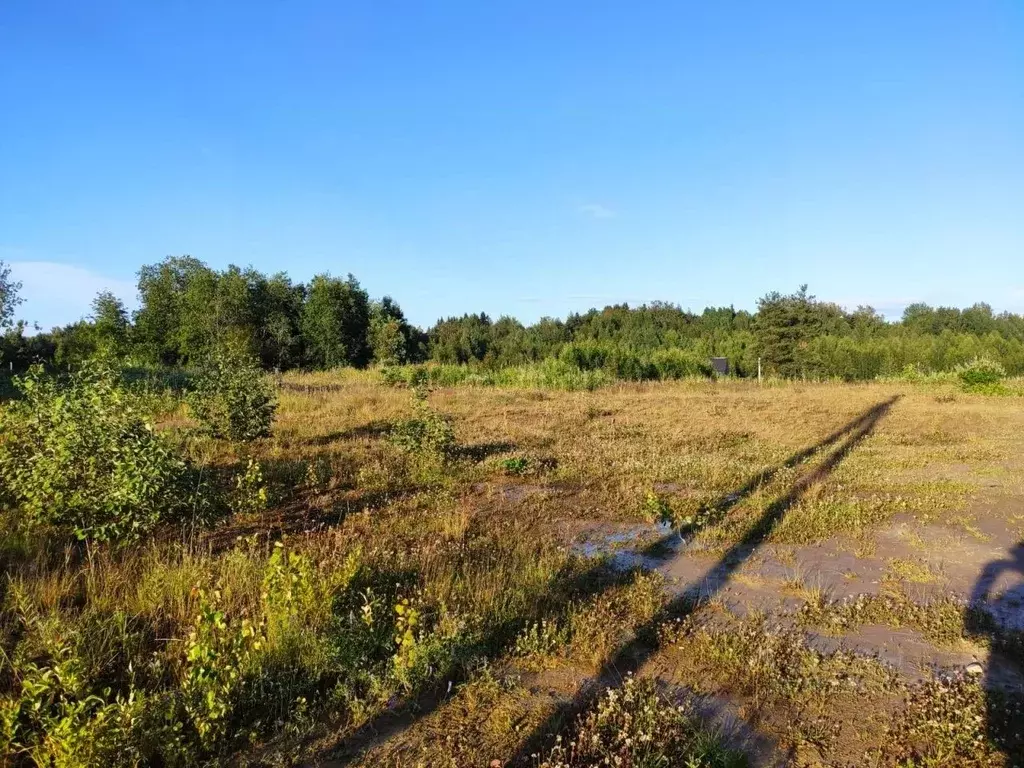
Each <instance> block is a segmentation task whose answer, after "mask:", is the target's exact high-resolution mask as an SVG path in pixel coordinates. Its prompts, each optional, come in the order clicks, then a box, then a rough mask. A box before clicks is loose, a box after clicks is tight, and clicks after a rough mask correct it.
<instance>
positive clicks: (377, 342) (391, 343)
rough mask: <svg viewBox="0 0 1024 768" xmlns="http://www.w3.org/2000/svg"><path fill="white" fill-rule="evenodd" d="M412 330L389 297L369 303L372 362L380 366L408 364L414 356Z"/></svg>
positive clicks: (395, 303) (398, 307) (400, 310)
mask: <svg viewBox="0 0 1024 768" xmlns="http://www.w3.org/2000/svg"><path fill="white" fill-rule="evenodd" d="M412 337H413V333H412V328H411V326H410V325H409V323H408V322H407V321H406V319H405V314H404V313H403V312H402V308H401V307H400V306H398V303H397V302H396V301H395V300H394V299H392V298H391V297H390V296H385V297H384V298H383V299H381V300H380V301H373V302H370V346H371V347H372V349H373V360H374V362H376V363H379V364H381V365H396V364H400V363H405V362H409V361H410V360H411V359H412V358H413V357H414V355H415V352H414V350H413V338H412Z"/></svg>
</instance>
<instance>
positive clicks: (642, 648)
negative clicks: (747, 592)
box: [507, 396, 898, 765]
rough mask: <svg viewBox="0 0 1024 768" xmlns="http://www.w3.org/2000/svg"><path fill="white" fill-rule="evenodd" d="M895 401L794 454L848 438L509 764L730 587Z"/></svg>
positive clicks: (523, 758) (733, 500) (522, 760)
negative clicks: (665, 630)
mask: <svg viewBox="0 0 1024 768" xmlns="http://www.w3.org/2000/svg"><path fill="white" fill-rule="evenodd" d="M897 400H898V396H896V397H893V398H890V399H889V400H886V401H883V402H881V403H879V404H877V405H875V406H874V407H872V408H870V409H869V410H868V411H866V412H865V413H863V414H861V415H860V416H859V417H857V418H856V419H854V420H853V421H852V422H850V423H848V424H847V425H846V426H845V427H843V428H841V429H839V430H837V431H836V432H833V433H832V434H831V435H829V436H828V437H827V438H825V439H824V440H823V441H821V443H819V444H818V447H817V448H815V449H807V450H805V451H802V452H800V453H798V454H795V456H794V457H791V459H790V460H788V461H787V462H786V463H784V464H783V465H782V467H785V466H787V465H789V466H795V465H796V464H798V463H800V461H802V460H806V459H807V458H809V457H810V456H811V455H812V454H813V453H815V451H816V450H820V448H821V447H823V446H824V447H827V446H829V445H832V444H833V443H836V442H838V441H839V440H840V439H842V438H843V436H846V439H845V440H844V441H843V442H842V444H840V445H839V447H837V448H836V449H835V450H833V451H832V452H831V453H830V454H829V455H828V456H827V457H826V458H825V459H824V460H823V461H822V462H821V464H819V465H818V466H816V467H814V469H812V470H811V471H810V472H807V473H806V474H804V475H802V476H801V477H800V478H799V479H798V480H797V481H796V482H795V483H794V484H793V486H792V487H791V488H790V489H789V491H787V492H786V493H785V494H784V495H782V496H780V497H779V498H778V499H776V500H775V501H774V502H772V503H771V504H770V505H769V506H768V507H767V508H766V509H765V510H764V512H763V513H762V515H761V517H760V519H759V520H758V521H757V523H756V524H755V525H754V526H752V527H751V529H750V530H749V531H748V532H747V533H746V534H745V535H744V536H743V538H742V539H740V540H739V541H738V542H736V543H735V544H733V545H732V546H731V547H729V549H728V550H726V552H725V554H724V555H722V557H721V558H720V559H719V561H718V562H717V563H716V564H715V565H714V566H713V567H712V568H711V569H710V570H709V571H708V572H707V573H706V574H705V575H704V576H703V577H701V578H699V579H697V580H695V581H694V582H693V583H691V584H690V585H689V586H688V587H687V588H686V589H684V590H683V591H682V593H681V594H680V595H679V596H678V597H676V598H675V599H673V600H672V601H670V602H669V603H668V605H666V606H665V607H664V608H662V609H661V610H660V611H659V612H658V613H657V614H656V615H655V616H654V618H652V619H651V620H650V621H649V622H647V623H646V624H644V625H643V626H642V627H640V628H639V629H638V630H637V631H636V633H635V639H633V640H632V641H630V642H628V643H626V645H624V646H623V647H622V648H620V649H619V650H618V651H617V652H616V653H615V654H614V655H613V656H612V658H611V659H609V660H608V661H607V662H605V664H604V665H603V666H602V668H601V670H600V671H599V673H598V675H597V678H596V679H597V682H598V683H599V684H598V685H589V686H584V687H583V688H582V689H581V690H580V691H579V692H578V693H577V695H576V696H575V697H574V698H573V699H572V701H570V702H569V703H567V704H565V705H563V706H561V707H559V708H557V709H556V710H555V712H554V713H553V714H552V715H551V716H550V717H548V718H547V719H546V720H545V721H544V722H543V723H542V724H541V725H540V726H538V727H537V728H536V729H534V731H533V732H532V733H531V734H530V735H529V736H528V737H527V738H526V739H525V740H524V741H523V742H522V744H521V746H520V748H519V750H518V751H517V753H516V754H515V755H514V756H513V757H512V759H511V760H510V761H509V762H508V763H507V764H508V765H524V764H528V763H529V761H530V760H532V759H533V758H532V756H533V755H534V754H536V753H538V752H540V751H541V747H542V745H543V744H544V743H545V742H546V741H547V740H548V739H550V738H552V737H553V736H554V735H556V734H557V733H558V732H559V731H561V730H562V729H563V728H564V727H565V726H567V725H568V724H569V723H571V722H572V720H573V719H574V718H575V717H576V716H577V715H579V714H580V713H582V712H583V711H585V710H586V709H588V708H589V707H590V706H592V705H593V704H594V703H595V701H596V699H597V697H598V696H599V695H600V692H601V690H602V689H603V688H604V687H606V686H611V685H617V684H620V683H621V681H622V680H623V679H624V678H625V677H626V675H628V674H630V673H632V672H635V671H637V670H639V669H640V668H641V667H642V666H643V665H644V664H645V663H646V662H647V660H648V659H650V658H651V656H652V655H654V653H655V652H656V651H657V650H658V643H657V639H656V635H657V629H658V627H659V626H661V625H662V624H664V623H666V622H668V621H671V620H676V619H681V618H684V617H685V616H687V615H689V614H690V613H692V612H693V610H694V609H695V608H696V607H697V606H698V605H699V604H700V602H702V601H704V600H707V599H709V598H711V597H713V596H714V595H715V594H717V593H718V592H719V591H720V590H721V589H722V588H723V587H724V586H725V585H726V584H727V583H728V581H729V579H730V578H731V577H732V575H733V574H734V573H735V571H736V570H738V569H739V568H740V566H742V565H743V563H745V562H746V561H747V560H748V559H749V558H750V556H751V555H752V554H753V553H754V552H756V551H757V549H758V548H759V547H760V545H761V544H762V543H763V542H764V540H765V538H766V537H767V536H768V534H769V533H770V532H771V530H772V528H773V527H774V526H775V525H776V524H777V523H778V522H779V521H780V520H781V519H782V517H783V516H784V515H785V514H786V512H787V511H788V510H789V509H790V508H791V507H792V506H793V505H794V504H796V503H797V502H798V501H799V500H800V499H801V498H802V497H803V495H804V494H805V493H806V492H807V491H808V490H809V489H810V488H811V487H812V486H813V485H815V484H817V483H819V482H821V481H822V480H824V479H825V478H826V477H828V475H829V474H831V473H832V472H833V471H834V470H835V468H836V467H837V466H839V464H840V463H841V462H842V461H843V459H845V458H846V456H847V455H848V454H849V453H850V451H852V450H853V449H854V448H855V447H856V446H857V445H858V444H859V443H860V442H861V441H862V440H864V439H865V438H866V437H868V435H870V434H871V432H872V431H873V430H874V428H875V426H876V425H877V424H878V422H879V421H880V420H881V419H882V417H884V416H885V414H886V413H888V411H889V409H890V408H891V407H892V406H893V404H894V403H895V402H896V401H897ZM798 457H802V458H798ZM794 459H795V461H794ZM778 471H779V468H776V469H774V470H769V472H768V473H761V475H760V476H759V477H760V478H761V479H760V480H754V481H751V482H748V483H747V484H746V485H744V486H743V487H742V488H741V489H740V490H739V491H738V492H736V493H733V494H731V495H730V496H728V497H725V499H724V500H723V501H722V502H721V503H720V504H719V505H718V506H717V507H716V509H718V510H721V509H722V508H725V509H729V508H731V507H733V506H735V505H736V504H737V503H738V502H739V500H740V498H742V496H741V495H740V494H744V495H749V494H750V493H752V492H753V491H754V490H755V489H756V488H757V487H758V486H759V485H760V484H761V483H763V482H765V481H766V480H765V479H764V478H765V477H770V476H772V475H774V474H775V473H776V472H778ZM723 514H724V512H723ZM659 548H661V549H663V548H664V542H663V541H659V542H655V543H654V544H653V545H651V546H650V547H648V551H654V552H657V551H658V549H659Z"/></svg>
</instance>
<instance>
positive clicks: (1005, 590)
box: [964, 541, 1024, 765]
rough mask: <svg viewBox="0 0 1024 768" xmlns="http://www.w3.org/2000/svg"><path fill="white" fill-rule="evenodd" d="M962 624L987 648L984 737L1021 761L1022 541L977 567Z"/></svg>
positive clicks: (1023, 752) (1023, 689)
mask: <svg viewBox="0 0 1024 768" xmlns="http://www.w3.org/2000/svg"><path fill="white" fill-rule="evenodd" d="M964 623H965V626H966V627H967V631H968V632H969V633H970V634H972V635H974V636H975V637H977V638H979V639H984V640H987V641H988V642H989V646H990V649H991V651H990V654H989V658H988V663H987V664H986V665H985V677H984V679H983V680H982V687H983V688H984V690H985V709H986V712H985V715H986V717H985V723H986V731H987V734H988V737H989V740H990V741H991V742H992V743H993V744H994V745H995V746H996V747H997V748H998V749H1000V750H1001V751H1002V752H1003V754H1004V755H1005V756H1006V757H1007V758H1008V760H1009V761H1010V763H1012V764H1013V765H1018V764H1024V733H1021V732H1020V731H1021V728H1020V715H1021V710H1022V708H1024V541H1021V542H1019V543H1018V544H1017V546H1015V547H1014V548H1013V549H1012V550H1010V555H1009V557H1006V558H1004V559H1002V560H993V561H992V562H990V563H988V564H987V565H986V566H985V568H984V569H983V570H982V572H981V575H980V576H979V577H978V580H977V581H976V582H975V584H974V589H973V590H972V592H971V599H970V602H969V603H968V607H967V611H966V615H965V622H964Z"/></svg>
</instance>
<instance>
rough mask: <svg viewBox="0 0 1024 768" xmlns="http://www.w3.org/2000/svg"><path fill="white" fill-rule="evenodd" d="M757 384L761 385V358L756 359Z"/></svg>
mask: <svg viewBox="0 0 1024 768" xmlns="http://www.w3.org/2000/svg"><path fill="white" fill-rule="evenodd" d="M757 383H758V384H760V383H761V358H760V357H759V358H757Z"/></svg>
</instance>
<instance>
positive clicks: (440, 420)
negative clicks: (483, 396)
mask: <svg viewBox="0 0 1024 768" xmlns="http://www.w3.org/2000/svg"><path fill="white" fill-rule="evenodd" d="M413 410H414V411H415V414H414V415H413V417H412V418H409V419H404V420H402V421H399V422H398V423H397V424H395V426H394V427H392V429H391V432H390V434H389V435H388V439H389V440H390V441H391V442H392V443H393V444H394V445H396V446H398V447H399V448H401V449H402V450H403V451H406V452H407V453H433V454H437V455H442V456H446V455H448V454H449V453H450V452H451V450H452V449H453V448H454V447H455V431H454V430H453V429H452V423H451V419H449V418H448V417H447V416H444V415H443V414H440V413H438V412H437V411H435V410H434V409H433V408H431V407H430V404H429V403H428V402H427V388H426V385H425V384H424V383H423V382H422V381H419V380H418V381H417V384H416V386H415V388H414V389H413Z"/></svg>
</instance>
